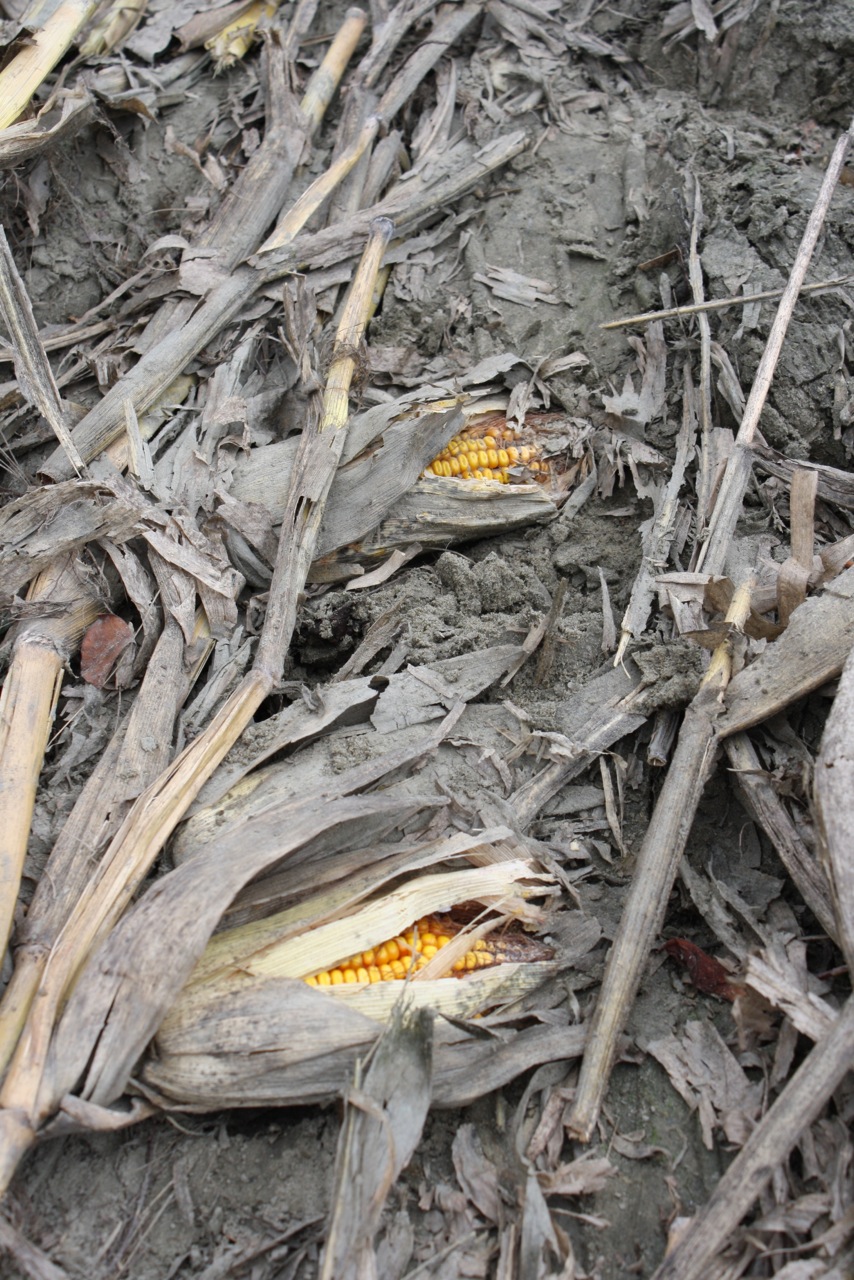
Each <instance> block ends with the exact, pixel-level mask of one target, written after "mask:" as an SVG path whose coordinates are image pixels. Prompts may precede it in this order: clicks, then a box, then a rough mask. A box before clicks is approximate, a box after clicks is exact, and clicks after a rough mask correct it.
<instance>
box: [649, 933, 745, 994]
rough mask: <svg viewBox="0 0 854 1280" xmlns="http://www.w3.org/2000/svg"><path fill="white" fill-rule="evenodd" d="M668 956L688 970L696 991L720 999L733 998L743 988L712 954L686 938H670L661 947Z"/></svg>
mask: <svg viewBox="0 0 854 1280" xmlns="http://www.w3.org/2000/svg"><path fill="white" fill-rule="evenodd" d="M662 950H663V951H666V952H667V954H668V955H669V956H672V957H673V959H674V960H677V961H678V962H679V964H681V965H683V966H684V968H686V969H687V970H688V976H689V978H690V979H691V981H692V982H693V984H694V986H695V987H696V988H697V990H698V991H702V992H703V993H704V994H705V995H708V996H718V998H719V999H721V1000H734V999H735V998H736V996H738V995H740V994H741V992H742V990H743V988H742V987H740V986H739V985H738V984H737V983H733V982H731V981H730V975H729V973H728V971H727V970H726V969H725V968H724V967H723V965H722V964H721V962H720V961H719V960H716V959H715V958H714V956H710V955H707V953H706V952H705V951H703V950H702V948H701V947H698V946H697V945H696V943H694V942H689V941H688V939H687V938H670V939H668V941H667V942H665V944H664V946H663V947H662Z"/></svg>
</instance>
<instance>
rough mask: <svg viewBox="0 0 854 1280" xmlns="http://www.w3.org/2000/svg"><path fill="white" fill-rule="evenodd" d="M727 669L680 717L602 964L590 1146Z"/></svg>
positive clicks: (586, 1094)
mask: <svg viewBox="0 0 854 1280" xmlns="http://www.w3.org/2000/svg"><path fill="white" fill-rule="evenodd" d="M752 585H753V584H752V581H750V580H749V581H748V582H747V583H746V584H743V585H742V586H741V587H740V588H739V589H738V590H737V591H736V593H735V595H734V596H733V600H732V604H731V605H730V608H729V611H728V613H727V622H729V623H730V625H731V626H733V627H736V628H740V627H742V626H743V625H744V623H745V622H746V620H747V618H748V617H749V614H750V593H751V589H752ZM731 666H732V661H731V653H730V646H729V642H728V641H724V642H723V643H722V644H720V645H719V646H718V648H717V649H716V650H715V652H714V654H713V655H712V661H711V663H710V664H709V668H708V670H707V671H706V674H705V676H704V677H703V681H702V683H701V685H700V688H699V690H698V692H697V695H696V697H695V698H694V700H693V702H692V703H691V705H690V706H689V708H688V710H687V711H686V713H685V719H684V721H683V724H682V729H681V731H680V734H679V741H678V743H677V744H676V750H675V752H674V754H673V760H672V762H671V765H670V768H669V769H668V771H667V777H666V778H665V780H664V786H663V787H662V789H661V794H660V795H659V797H658V801H657V803H656V806H655V812H654V813H653V815H652V820H651V821H650V824H649V827H648V828H647V832H646V836H645V837H644V842H643V845H642V847H641V851H640V853H639V854H638V861H637V866H636V868H635V873H634V876H633V877H632V884H631V888H630V890H629V896H628V898H627V900H626V905H625V908H624V910H623V915H622V918H621V920H620V926H619V929H618V930H617V935H616V941H615V942H614V945H613V947H612V948H611V952H610V954H609V956H608V961H607V964H606V966H605V977H604V979H603V981H602V989H601V991H600V992H599V998H598V1000H597V1002H596V1010H595V1013H594V1014H593V1018H592V1020H591V1025H590V1031H589V1033H588V1036H587V1040H586V1048H585V1051H584V1058H583V1060H582V1063H581V1072H580V1075H579V1079H578V1090H577V1092H576V1095H575V1104H574V1106H573V1109H572V1114H571V1115H570V1118H569V1123H568V1126H567V1127H568V1129H569V1130H570V1132H571V1133H572V1134H573V1135H574V1136H575V1137H577V1138H579V1139H580V1140H581V1141H582V1142H589V1141H590V1137H591V1135H592V1133H593V1129H594V1127H595V1125H596V1121H597V1119H598V1118H599V1110H600V1107H601V1105H602V1100H603V1098H604V1096H605V1092H606V1090H607V1088H608V1078H609V1076H610V1072H611V1067H612V1066H613V1063H614V1058H615V1056H616V1052H617V1043H618V1040H619V1037H620V1034H621V1033H622V1030H623V1028H624V1026H625V1024H626V1019H627V1017H628V1014H629V1011H630V1009H631V1006H632V1002H633V1001H634V998H635V994H636V992H637V989H638V986H639V985H640V979H641V974H642V972H643V967H644V964H645V963H646V959H647V957H648V955H649V952H650V949H651V948H652V945H653V942H654V941H655V938H656V936H657V934H658V933H659V931H660V929H661V925H662V923H663V921H664V913H665V911H666V909H667V900H668V898H669V896H670V890H671V888H672V887H673V881H674V880H675V878H676V872H677V870H678V868H679V861H680V859H681V857H682V853H683V850H684V848H685V844H686V841H687V839H688V836H689V834H690V831H691V826H692V824H693V821H694V814H695V813H696V811H697V805H698V804H699V802H700V798H701V796H702V794H703V789H704V787H705V784H706V781H707V780H708V778H709V775H710V773H711V771H712V766H713V764H714V760H715V753H716V749H717V739H716V735H715V721H716V719H717V717H718V715H719V714H720V711H721V701H720V700H721V696H722V693H723V690H724V689H725V688H726V685H727V683H728V681H729V676H730V670H731Z"/></svg>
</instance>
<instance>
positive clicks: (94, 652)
mask: <svg viewBox="0 0 854 1280" xmlns="http://www.w3.org/2000/svg"><path fill="white" fill-rule="evenodd" d="M132 643H133V627H132V626H131V625H130V623H129V622H125V620H124V618H117V617H116V615H115V614H114V613H103V614H101V616H100V618H96V619H95V621H94V622H93V623H92V625H91V627H89V629H88V630H87V631H86V634H85V635H84V637H83V642H82V644H81V646H80V674H81V676H82V677H83V679H84V680H85V681H86V683H87V684H92V685H94V686H95V688H96V689H103V687H104V685H105V684H106V683H107V680H108V679H109V678H110V675H111V673H112V672H113V670H114V668H115V666H116V663H117V662H118V661H119V658H120V657H121V656H122V654H123V653H124V652H125V650H126V649H127V647H128V645H130V644H132Z"/></svg>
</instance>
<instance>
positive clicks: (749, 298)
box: [599, 275, 854, 329]
mask: <svg viewBox="0 0 854 1280" xmlns="http://www.w3.org/2000/svg"><path fill="white" fill-rule="evenodd" d="M852 281H854V276H852V275H847V276H834V277H833V279H831V280H819V281H818V282H817V283H816V284H805V285H802V286H801V293H818V292H819V290H821V289H836V288H838V287H839V285H842V284H851V283H852ZM782 296H783V290H782V289H763V290H762V292H761V293H738V294H733V296H732V297H731V298H710V299H708V300H707V301H705V302H692V303H690V304H686V305H685V306H682V307H667V308H666V309H665V310H663V311H641V312H640V313H639V314H638V315H636V316H623V317H622V319H620V320H609V321H608V323H607V324H600V326H599V328H600V329H627V328H628V327H629V326H630V325H633V324H650V323H651V322H652V321H653V320H678V319H680V318H681V317H682V316H698V315H704V314H705V313H707V312H709V311H725V310H726V308H727V307H746V306H747V305H748V304H749V303H751V302H773V301H774V300H775V299H777V298H782Z"/></svg>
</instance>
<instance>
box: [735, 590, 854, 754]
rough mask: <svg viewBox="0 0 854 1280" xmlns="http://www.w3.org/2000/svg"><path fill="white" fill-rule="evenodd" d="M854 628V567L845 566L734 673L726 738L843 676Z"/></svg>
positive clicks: (760, 721) (758, 722) (759, 722)
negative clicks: (781, 632) (762, 648)
mask: <svg viewBox="0 0 854 1280" xmlns="http://www.w3.org/2000/svg"><path fill="white" fill-rule="evenodd" d="M852 630H854V569H846V570H845V571H844V572H843V573H841V574H839V576H838V577H837V578H834V579H833V582H832V583H831V584H829V586H827V587H826V588H825V590H824V591H823V592H822V593H821V595H818V596H814V597H812V598H811V599H809V600H806V601H805V602H804V603H803V604H802V605H801V606H800V608H799V609H797V610H796V612H795V613H794V614H793V615H792V620H791V622H790V623H789V625H788V627H787V628H786V630H785V631H784V632H783V634H782V635H781V636H780V637H779V638H778V639H777V640H775V641H774V642H773V643H772V644H769V645H768V646H767V647H766V648H765V649H764V650H763V652H762V653H760V654H759V656H758V657H757V658H756V659H755V661H754V662H752V663H751V664H750V666H749V667H746V668H745V669H744V670H743V671H740V672H739V673H738V675H736V676H734V677H733V679H732V681H731V683H730V686H729V690H728V692H727V697H726V711H725V712H724V714H723V716H722V717H721V719H720V720H719V721H718V731H719V733H720V735H721V737H726V736H728V735H729V734H731V733H735V732H737V731H738V730H739V729H748V728H750V726H751V725H754V724H761V723H762V721H763V720H767V719H768V718H769V717H770V716H772V715H773V714H774V713H775V712H777V711H780V710H782V709H783V707H787V706H789V705H790V704H791V703H792V702H794V701H795V700H796V699H798V698H802V697H804V695H805V694H807V693H810V692H811V691H812V690H813V689H817V688H818V687H819V686H820V685H822V684H824V683H825V682H826V681H828V680H831V679H832V678H833V677H834V676H837V675H839V673H840V671H841V670H842V668H843V666H844V664H845V660H846V658H847V657H848V654H849V651H850V648H851V634H852Z"/></svg>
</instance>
